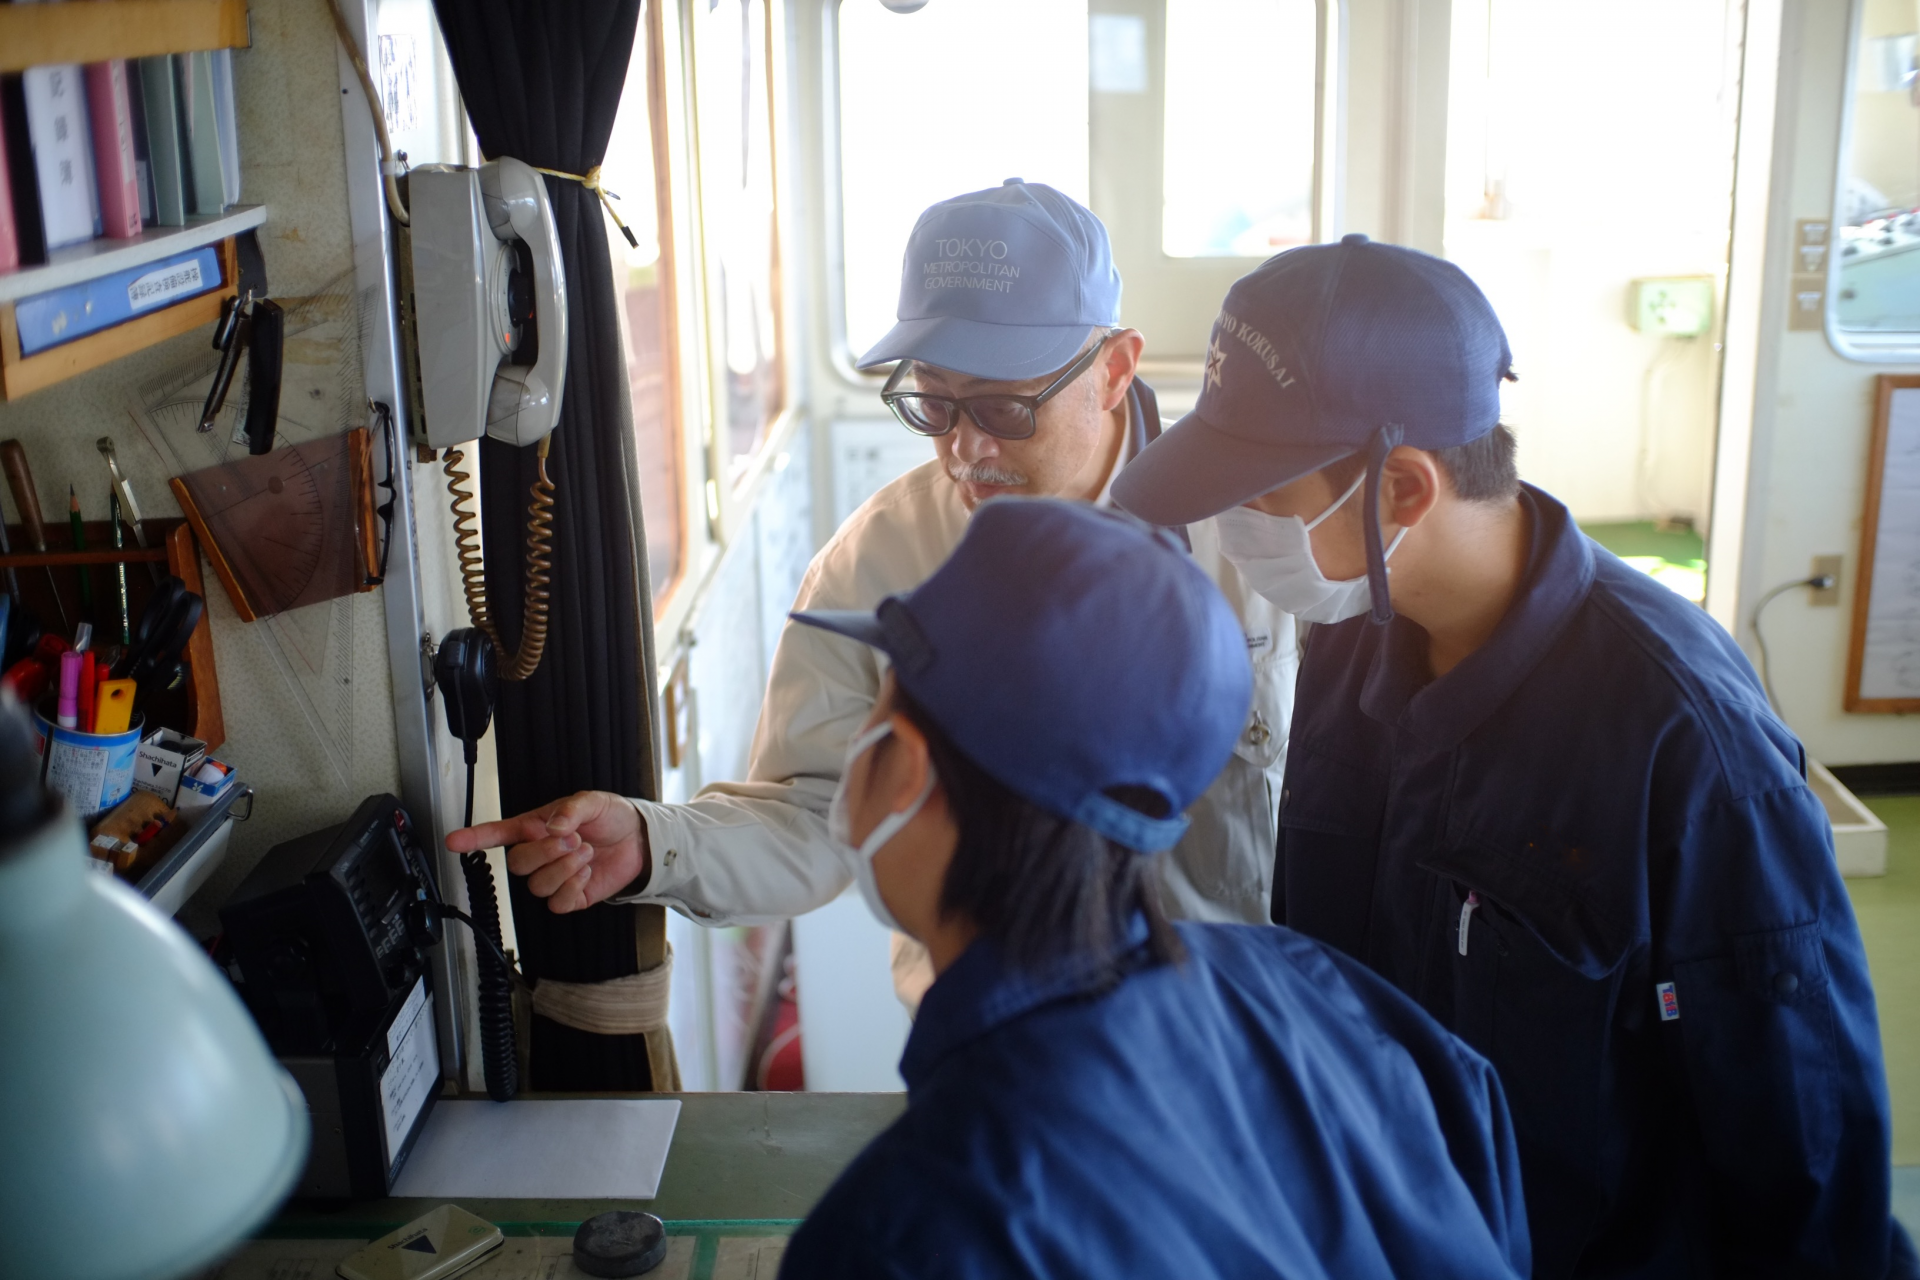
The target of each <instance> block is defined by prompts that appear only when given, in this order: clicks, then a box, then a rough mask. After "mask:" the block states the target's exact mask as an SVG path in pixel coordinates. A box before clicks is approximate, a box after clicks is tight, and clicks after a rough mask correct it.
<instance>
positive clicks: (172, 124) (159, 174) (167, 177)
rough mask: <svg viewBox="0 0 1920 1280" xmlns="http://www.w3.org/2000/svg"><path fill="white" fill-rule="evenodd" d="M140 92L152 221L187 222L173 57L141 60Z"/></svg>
mask: <svg viewBox="0 0 1920 1280" xmlns="http://www.w3.org/2000/svg"><path fill="white" fill-rule="evenodd" d="M140 94H141V97H142V99H143V100H144V102H145V106H146V117H147V163H148V164H150V165H151V166H152V169H153V220H154V222H155V223H157V224H158V225H160V226H163V227H184V226H186V225H187V190H188V188H187V179H186V172H185V162H184V161H183V160H182V158H181V148H180V91H179V86H178V85H177V84H176V83H175V82H174V77H173V57H172V55H171V54H160V55H159V56H157V57H152V58H142V59H140Z"/></svg>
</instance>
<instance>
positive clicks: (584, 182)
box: [532, 164, 640, 249]
mask: <svg viewBox="0 0 1920 1280" xmlns="http://www.w3.org/2000/svg"><path fill="white" fill-rule="evenodd" d="M532 168H533V171H534V172H535V173H544V174H548V175H550V176H552V177H555V178H565V179H566V180H567V181H569V182H577V183H579V184H580V185H581V186H583V187H585V188H586V189H587V190H589V191H591V192H593V194H595V195H596V196H599V197H600V203H601V204H603V205H605V206H606V210H607V216H608V217H610V218H612V219H613V225H614V226H616V227H618V228H620V234H621V235H623V236H625V237H626V238H627V243H628V244H630V245H632V246H633V247H634V248H636V249H638V248H639V247H640V241H639V240H638V239H636V238H635V236H634V234H633V232H632V230H630V229H629V228H628V226H627V224H626V223H624V222H622V221H621V220H620V211H619V210H618V209H616V208H614V207H613V202H614V201H615V200H618V199H619V198H620V193H619V192H617V191H609V190H607V189H606V188H605V187H603V186H601V185H600V166H599V165H595V166H593V168H591V169H589V170H587V171H586V172H585V173H568V172H566V171H565V170H563V169H542V168H541V167H540V166H539V165H537V164H536V165H533V166H532Z"/></svg>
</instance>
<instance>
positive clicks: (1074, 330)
mask: <svg viewBox="0 0 1920 1280" xmlns="http://www.w3.org/2000/svg"><path fill="white" fill-rule="evenodd" d="M897 314H898V317H899V323H898V324H896V325H894V327H893V328H892V329H890V330H888V332H887V334H886V336H885V337H883V338H881V339H880V341H879V342H877V343H875V344H874V345H873V347H872V349H871V350H869V351H867V353H866V354H864V355H862V356H861V357H860V359H859V360H858V361H857V362H856V367H857V368H861V369H871V368H873V367H874V366H875V365H881V364H887V363H889V362H891V361H895V360H918V361H920V362H921V363H922V364H929V365H934V366H937V367H939V368H942V369H951V370H952V371H953V372H955V373H961V374H965V375H967V376H969V377H974V378H990V379H992V380H994V381H996V382H1020V381H1024V380H1026V379H1028V378H1038V377H1041V376H1043V375H1045V374H1049V373H1053V372H1054V371H1056V370H1058V369H1062V368H1065V367H1066V366H1067V365H1069V364H1071V363H1073V358H1074V357H1075V356H1076V355H1078V354H1079V353H1080V351H1081V349H1082V348H1084V347H1085V346H1086V344H1087V338H1088V336H1089V334H1090V333H1091V332H1092V330H1093V329H1094V328H1096V327H1100V326H1105V327H1111V326H1114V325H1117V324H1119V323H1120V273H1119V272H1118V271H1117V270H1115V268H1114V265H1113V252H1112V249H1111V248H1110V247H1109V245H1108V243H1107V229H1106V227H1104V226H1102V225H1101V222H1100V219H1098V218H1096V217H1094V216H1093V214H1092V213H1091V212H1090V211H1088V210H1087V209H1086V208H1084V207H1083V206H1081V205H1080V204H1078V203H1077V202H1075V201H1073V200H1071V199H1069V198H1068V197H1066V196H1064V195H1061V194H1060V193H1059V192H1058V191H1055V190H1054V189H1053V188H1052V187H1049V186H1044V185H1042V184H1040V183H1037V182H1022V181H1021V180H1020V179H1018V178H1009V179H1007V181H1006V182H1005V183H1003V184H1002V185H1000V186H998V187H989V188H987V189H986V190H984V191H972V192H968V193H967V194H966V195H962V196H955V197H954V198H953V199H951V200H943V201H941V202H940V203H939V204H936V205H934V206H933V207H932V208H930V209H928V210H927V211H926V212H925V213H923V214H921V215H920V220H919V221H918V222H916V223H915V224H914V228H913V234H912V235H911V236H910V237H908V239H907V251H906V257H905V260H904V261H903V263H902V265H901V272H900V307H899V311H898V313H897Z"/></svg>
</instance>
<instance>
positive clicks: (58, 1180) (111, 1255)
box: [0, 707, 308, 1280]
mask: <svg viewBox="0 0 1920 1280" xmlns="http://www.w3.org/2000/svg"><path fill="white" fill-rule="evenodd" d="M9 710H10V708H6V707H0V721H5V720H7V719H9V715H8V712H9ZM12 727H13V726H11V725H5V724H0V735H6V734H7V733H8V731H9V730H10V729H11V728H12ZM0 764H4V762H0ZM6 775H11V776H6ZM20 781H21V780H20V778H19V776H18V773H17V771H14V770H10V769H7V768H4V767H0V791H6V790H9V789H12V788H14V787H16V786H17V784H18V783H19V782H20ZM29 785H30V786H31V787H32V794H33V796H34V799H35V801H37V802H39V808H40V813H39V815H38V817H37V818H34V819H29V820H28V821H26V822H23V823H18V825H17V826H16V825H15V823H14V822H9V821H7V820H6V819H7V818H8V816H9V815H6V814H4V813H0V1259H4V1261H0V1271H4V1272H5V1273H6V1274H8V1275H20V1276H62V1277H68V1278H70V1280H95V1278H100V1280H105V1278H106V1277H123V1276H124V1277H135V1276H138V1277H142V1280H146V1278H149V1277H173V1276H183V1275H186V1274H189V1273H191V1272H193V1271H195V1270H197V1269H199V1268H202V1267H205V1266H207V1265H208V1264H210V1263H212V1262H214V1261H216V1260H217V1259H218V1258H219V1257H220V1256H221V1255H222V1254H223V1253H225V1252H226V1251H227V1250H229V1249H231V1248H232V1247H233V1246H234V1244H235V1243H236V1242H238V1241H240V1240H241V1239H243V1238H244V1237H245V1236H246V1235H247V1234H248V1233H249V1232H251V1231H252V1230H253V1229H254V1228H255V1227H257V1226H258V1225H259V1224H260V1223H261V1222H262V1221H263V1220H264V1219H265V1218H266V1217H267V1216H268V1215H269V1214H271V1213H272V1212H273V1211H274V1209H275V1208H276V1207H277V1206H278V1205H279V1204H280V1201H281V1200H282V1199H283V1198H284V1197H285V1196H286V1194H287V1192H288V1191H289V1190H291V1189H292V1186H293V1183H294V1179H295V1178H296V1177H298V1176H299V1173H300V1169H301V1167H302V1165H303V1164H304V1163H305V1160H306V1155H307V1141H308V1127H307V1125H308V1122H307V1109H306V1104H305V1103H304V1101H303V1100H302V1098H301V1094H300V1092H299V1089H298V1088H297V1087H296V1086H295V1085H294V1083H293V1081H292V1079H291V1078H290V1077H289V1076H288V1075H287V1074H286V1072H285V1071H283V1070H282V1069H281V1068H280V1066H279V1064H278V1063H276V1062H275V1061H274V1060H273V1055H272V1054H271V1053H269V1052H268V1050H267V1045H266V1041H265V1040H263V1039H262V1038H261V1036H260V1032H259V1030H258V1029H257V1028H256V1027H255V1026H254V1023H253V1020H252V1018H250V1017H249V1016H248V1014H247V1011H246V1008H245V1006H243V1005H242V1004H241V1003H240V1000H239V998H238V997H237V996H236V995H235V994H234V991H233V988H232V987H231V986H230V985H229V984H228V983H227V980H226V978H225V977H223V976H222V975H221V973H220V971H219V970H218V969H216V968H214V966H213V964H212V963H211V962H210V961H209V960H208V959H207V957H206V956H205V955H203V954H202V953H201V952H200V950H199V948H198V947H196V946H195V945H194V943H193V941H192V940H191V939H190V938H188V937H187V935H186V934H185V933H183V932H181V930H180V929H179V928H178V927H177V926H176V925H175V924H174V923H173V922H172V921H171V920H168V919H167V918H166V917H164V916H162V915H161V914H160V913H159V912H158V911H156V910H154V909H153V907H152V906H151V905H149V904H148V903H147V901H146V900H145V899H143V898H141V897H140V896H139V895H138V894H136V893H134V892H133V891H132V890H130V889H128V888H127V887H126V886H124V885H122V884H120V883H118V882H117V881H115V880H113V879H112V878H110V877H106V876H101V875H97V874H95V873H94V872H92V871H90V870H89V869H88V866H87V862H88V857H87V850H86V843H85V837H84V835H83V833H82V831H81V828H80V823H79V821H78V819H77V818H76V817H75V816H74V814H73V812H72V811H71V810H70V809H67V808H66V807H65V806H64V805H55V803H54V802H52V801H51V800H49V799H46V797H45V793H44V792H41V791H40V790H39V788H38V785H37V782H35V783H29ZM24 795H25V793H23V792H22V791H20V790H14V791H13V795H12V797H10V802H9V803H5V804H0V810H3V809H6V808H9V807H11V808H12V809H13V810H14V812H13V814H12V815H11V817H12V818H13V819H15V820H17V819H18V818H19V817H20V815H21V813H22V811H23V808H24V807H25V806H23V804H22V803H21V802H22V801H23V799H24ZM26 803H27V804H29V805H30V804H32V803H34V802H33V801H29V802H26ZM8 826H15V829H13V830H8V829H7V827H8ZM21 828H24V830H22V829H21Z"/></svg>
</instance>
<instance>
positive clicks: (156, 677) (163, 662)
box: [116, 576, 207, 704]
mask: <svg viewBox="0 0 1920 1280" xmlns="http://www.w3.org/2000/svg"><path fill="white" fill-rule="evenodd" d="M206 610H207V602H206V601H205V600H204V599H203V598H201V597H200V596H198V595H195V594H194V593H193V592H191V591H189V590H187V584H186V583H184V582H182V581H181V580H180V579H179V578H176V577H172V576H168V577H166V578H163V579H161V582H160V586H159V588H158V589H157V590H155V591H154V593H153V598H152V599H150V600H148V601H147V607H146V608H145V609H144V610H142V611H141V614H140V625H139V626H138V627H136V628H135V629H134V633H133V644H132V645H131V646H130V647H129V648H128V649H127V652H126V654H125V656H124V657H122V658H121V660H120V663H119V666H118V668H117V670H116V674H117V675H119V676H121V677H122V678H124V679H130V680H132V681H133V682H134V684H135V686H136V687H135V693H134V699H135V703H136V704H138V703H139V702H141V701H144V700H145V698H146V697H147V696H148V695H149V694H151V693H154V692H162V691H165V690H167V689H171V688H173V687H174V686H175V685H176V684H178V683H179V682H180V678H181V677H182V676H183V675H185V674H186V664H185V663H183V662H182V661H181V660H180V655H181V653H182V652H183V651H184V650H185V649H186V647H187V641H189V640H190V639H192V638H193V630H194V628H195V627H197V626H199V625H200V619H201V617H202V616H203V615H204V614H205V613H206Z"/></svg>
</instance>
